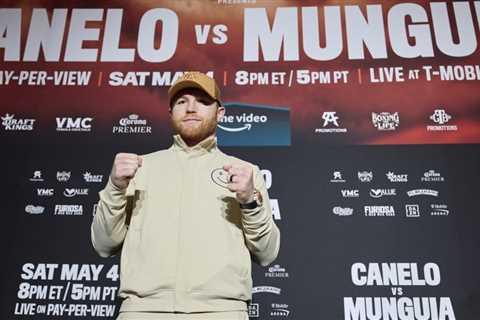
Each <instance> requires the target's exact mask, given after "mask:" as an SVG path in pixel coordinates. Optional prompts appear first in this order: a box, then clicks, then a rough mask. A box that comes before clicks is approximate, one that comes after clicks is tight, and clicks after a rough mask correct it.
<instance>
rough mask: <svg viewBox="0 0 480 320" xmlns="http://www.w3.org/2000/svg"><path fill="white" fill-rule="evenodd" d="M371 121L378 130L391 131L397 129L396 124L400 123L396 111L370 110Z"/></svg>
mask: <svg viewBox="0 0 480 320" xmlns="http://www.w3.org/2000/svg"><path fill="white" fill-rule="evenodd" d="M372 123H373V125H374V126H375V128H377V129H378V130H380V131H392V130H395V129H397V127H398V125H399V124H400V118H399V116H398V112H395V113H389V112H381V113H376V112H372Z"/></svg>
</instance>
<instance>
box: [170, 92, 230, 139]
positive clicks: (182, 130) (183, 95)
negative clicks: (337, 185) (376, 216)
mask: <svg viewBox="0 0 480 320" xmlns="http://www.w3.org/2000/svg"><path fill="white" fill-rule="evenodd" d="M170 113H171V116H172V119H171V121H172V126H173V129H174V130H175V131H176V132H177V133H178V134H180V136H181V137H182V139H183V140H184V141H185V142H186V143H187V144H188V145H189V146H193V145H195V144H197V143H199V142H200V141H202V140H203V139H205V138H207V137H208V136H210V135H213V134H215V129H216V127H217V122H218V121H220V119H221V118H222V117H223V115H224V114H225V109H224V108H223V107H221V106H219V105H218V103H217V102H216V101H215V100H214V99H212V98H211V97H210V96H209V95H208V94H207V93H205V92H204V91H202V90H199V89H195V88H189V89H184V90H182V91H180V92H179V93H178V94H177V95H176V96H175V97H174V98H173V104H172V106H171V110H170Z"/></svg>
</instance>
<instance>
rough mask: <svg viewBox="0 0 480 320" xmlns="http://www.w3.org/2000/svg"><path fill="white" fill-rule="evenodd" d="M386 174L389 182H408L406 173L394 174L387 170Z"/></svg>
mask: <svg viewBox="0 0 480 320" xmlns="http://www.w3.org/2000/svg"><path fill="white" fill-rule="evenodd" d="M386 176H387V179H388V180H390V182H408V174H395V173H393V172H392V171H389V172H388V173H386Z"/></svg>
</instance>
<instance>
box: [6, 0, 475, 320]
mask: <svg viewBox="0 0 480 320" xmlns="http://www.w3.org/2000/svg"><path fill="white" fill-rule="evenodd" d="M479 25H480V1H409V2H403V1H381V2H371V1H348V2H345V1H280V0H279V1H262V0H256V1H255V0H218V1H217V0H215V1H207V0H205V1H200V0H197V1H193V0H192V1H173V0H170V1H153V0H152V1H148V0H145V1H130V2H127V1H102V2H96V1H69V2H63V1H5V0H3V1H0V59H1V64H0V66H1V67H0V97H1V103H0V108H1V110H0V113H1V124H2V125H1V126H0V137H1V143H2V156H1V168H2V170H3V177H4V178H3V183H2V184H1V194H2V207H1V209H2V216H3V219H2V221H3V226H4V227H3V230H2V232H0V237H1V242H0V243H1V245H2V256H3V259H2V261H3V262H2V273H1V284H2V285H1V287H0V290H1V297H2V299H1V302H0V306H1V307H0V313H1V315H2V319H70V318H72V319H74V318H75V319H82V318H84V319H94V318H99V319H100V318H113V317H114V316H115V315H116V314H117V313H118V305H119V301H118V298H117V297H116V294H117V288H118V272H119V270H118V258H109V259H102V258H99V257H98V256H97V255H96V254H95V253H94V252H93V249H92V247H91V245H90V231H89V227H90V223H91V220H92V217H93V215H94V213H95V206H94V205H95V203H96V202H97V201H98V191H100V190H101V189H102V188H103V186H104V185H105V183H106V179H107V178H108V174H109V171H110V167H111V163H112V161H113V157H114V155H115V154H116V153H118V152H133V153H138V154H144V153H148V152H152V151H155V150H158V149H162V148H166V147H168V146H169V145H170V144H171V134H172V132H171V127H170V124H169V114H168V107H167V94H166V92H167V89H168V87H169V86H170V84H171V83H172V82H173V81H174V80H175V79H177V78H178V77H179V76H180V75H181V74H182V73H183V72H185V71H189V70H198V71H202V72H207V73H209V74H210V75H212V76H213V77H215V79H216V80H217V82H218V83H219V85H220V87H221V90H222V96H223V100H224V102H225V104H226V107H227V114H226V117H225V118H224V119H223V121H222V122H221V123H220V124H219V128H218V139H219V144H220V145H221V148H222V149H223V150H224V151H226V152H227V153H231V154H233V155H237V156H240V157H242V158H244V159H247V160H249V161H251V162H254V163H257V164H258V165H259V166H260V168H261V169H262V172H263V174H264V177H265V180H266V182H267V186H268V187H269V193H270V197H271V201H272V206H273V208H274V214H273V216H274V219H275V221H276V223H277V224H278V226H279V228H280V229H281V233H282V244H281V250H280V254H279V257H278V259H277V261H276V262H275V263H274V264H273V265H271V266H269V267H266V268H261V267H255V268H254V273H253V279H254V289H253V300H252V302H251V304H250V309H249V313H250V317H251V318H252V319H275V318H287V319H288V318H290V319H317V318H322V319H323V318H325V319H327V318H328V319H349V320H350V319H356V320H367V319H368V320H371V319H400V320H407V319H408V320H410V319H422V320H423V319H432V320H434V319H435V320H437V319H462V320H463V319H466V320H470V319H471V320H474V319H479V317H480V291H479V290H480V289H479V288H480V275H479V271H478V270H479V262H480V259H479V258H478V253H479V252H480V251H479V249H480V236H479V232H478V231H477V230H478V227H479V226H480V218H479V217H478V203H477V202H476V200H477V199H478V195H477V193H478V179H479V178H480V174H479V173H480V169H479V159H480V150H479V148H478V143H479V142H480V109H479V104H480V90H479V88H480V87H479V81H480V65H479V64H478V61H479V57H480V53H479V43H478V42H479V33H480V30H479ZM192 267H194V266H192Z"/></svg>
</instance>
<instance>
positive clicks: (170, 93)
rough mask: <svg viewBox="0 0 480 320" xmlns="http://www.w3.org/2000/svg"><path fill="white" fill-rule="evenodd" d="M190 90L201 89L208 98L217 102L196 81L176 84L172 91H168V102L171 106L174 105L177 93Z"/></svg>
mask: <svg viewBox="0 0 480 320" xmlns="http://www.w3.org/2000/svg"><path fill="white" fill-rule="evenodd" d="M189 88H196V89H200V90H202V91H203V92H205V93H206V94H208V96H209V97H210V98H212V99H213V100H217V99H216V98H215V97H212V95H211V94H210V93H208V91H207V90H206V89H205V88H204V87H203V86H202V85H200V84H198V83H197V82H195V81H191V80H185V81H181V82H178V83H176V84H175V85H174V86H173V87H170V89H169V90H168V100H169V102H170V104H171V103H172V99H173V98H174V97H175V95H176V94H177V93H179V92H180V91H181V90H183V89H189Z"/></svg>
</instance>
